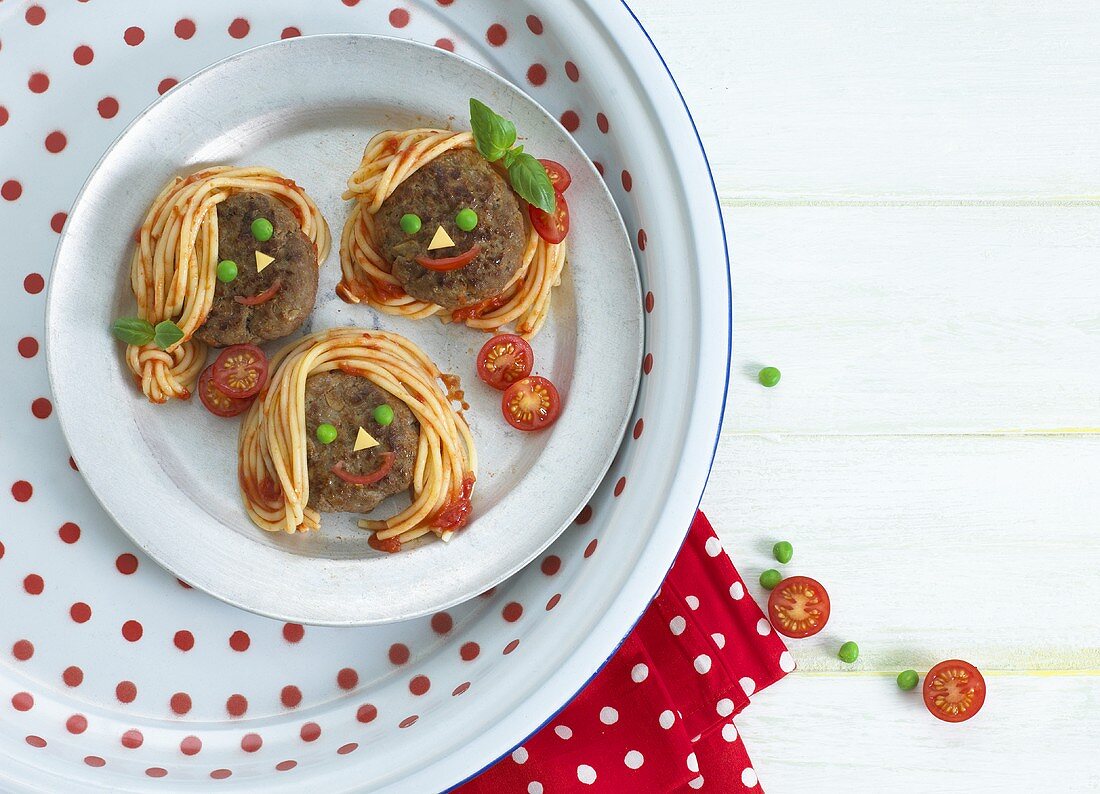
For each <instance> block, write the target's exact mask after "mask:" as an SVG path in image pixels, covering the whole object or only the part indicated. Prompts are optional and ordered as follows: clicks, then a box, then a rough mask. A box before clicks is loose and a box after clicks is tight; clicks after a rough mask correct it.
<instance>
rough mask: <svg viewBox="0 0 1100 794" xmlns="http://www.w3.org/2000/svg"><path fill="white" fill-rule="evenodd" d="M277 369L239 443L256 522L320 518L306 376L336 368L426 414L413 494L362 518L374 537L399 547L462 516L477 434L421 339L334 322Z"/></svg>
mask: <svg viewBox="0 0 1100 794" xmlns="http://www.w3.org/2000/svg"><path fill="white" fill-rule="evenodd" d="M271 370H272V371H273V372H274V375H273V376H272V378H271V380H270V382H269V383H268V385H267V386H266V387H265V388H264V390H263V391H261V392H260V396H259V398H258V399H257V400H256V402H255V403H253V405H252V407H251V408H250V409H249V410H248V413H247V414H246V415H245V418H244V422H243V423H242V424H241V433H240V444H239V450H238V478H239V481H240V487H241V494H242V496H243V497H244V503H245V509H246V510H247V511H248V515H249V516H250V517H251V518H252V521H253V522H254V523H255V524H256V525H257V526H258V527H260V528H261V529H265V530H267V531H269V532H279V531H282V532H288V533H293V532H305V531H309V530H313V529H317V528H318V527H319V526H320V514H319V513H318V511H317V510H315V509H313V508H311V507H309V506H308V503H309V471H308V468H307V462H306V452H307V449H306V417H305V391H306V379H307V378H309V377H310V376H311V375H316V374H319V373H322V372H330V371H332V370H340V371H342V372H345V373H350V374H353V375H359V376H362V377H364V378H367V379H368V380H370V381H371V382H372V383H373V384H374V385H376V386H378V387H379V388H381V389H383V390H384V391H386V392H387V393H388V394H390V395H392V396H393V397H394V398H396V399H398V400H400V401H401V402H403V403H404V404H405V405H407V406H408V407H409V410H410V411H412V413H413V415H414V416H415V417H416V419H417V420H418V421H419V422H420V436H419V439H418V446H417V453H416V462H415V464H414V466H413V481H412V503H411V504H410V505H409V506H408V507H407V508H405V509H404V510H402V511H401V512H400V513H398V514H397V515H395V516H392V517H391V518H388V519H386V520H384V521H360V522H359V526H361V527H362V528H364V529H369V530H372V531H373V532H374V536H373V537H372V545H374V546H375V547H376V548H381V549H383V550H393V551H396V550H397V549H398V548H400V544H401V543H404V542H407V541H410V540H414V539H415V538H418V537H421V536H422V535H426V534H427V533H429V532H434V533H435V534H437V535H439V536H440V537H443V538H444V539H447V538H448V537H449V536H450V534H451V532H452V531H453V530H454V529H457V528H458V527H460V526H462V524H464V523H465V518H466V517H467V515H468V513H469V497H470V490H471V488H472V486H473V482H474V478H475V477H476V473H477V453H476V452H475V450H474V442H473V437H472V436H471V435H470V429H469V427H467V425H466V421H465V419H463V418H462V417H461V416H459V415H458V414H457V413H456V412H455V410H454V409H453V408H452V407H451V405H450V402H449V401H448V397H447V394H446V393H445V392H444V391H443V390H442V389H441V388H440V385H439V381H440V380H441V379H442V377H443V375H442V373H441V372H440V371H439V369H438V368H437V367H436V366H435V364H433V363H432V361H431V360H430V359H429V358H428V357H427V356H426V355H425V354H424V352H423V351H422V350H420V348H418V347H417V346H416V345H414V344H413V343H412V342H410V341H408V340H407V339H405V338H404V337H401V336H398V335H397V334H392V333H388V332H385V331H363V330H361V329H357V328H332V329H329V330H327V331H320V332H318V333H314V334H310V335H308V336H305V337H302V338H301V339H299V340H297V341H296V342H294V343H293V344H291V345H289V346H287V347H286V348H284V349H283V350H282V351H280V352H279V354H278V355H276V356H275V358H274V359H272V361H271ZM458 519H461V520H458Z"/></svg>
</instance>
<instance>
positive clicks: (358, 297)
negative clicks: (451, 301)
mask: <svg viewBox="0 0 1100 794" xmlns="http://www.w3.org/2000/svg"><path fill="white" fill-rule="evenodd" d="M462 148H466V149H472V148H474V139H473V135H472V134H471V133H469V132H451V131H448V130H435V129H415V130H404V131H401V132H394V131H387V132H381V133H379V134H378V135H375V136H374V137H373V138H371V140H370V142H369V143H367V148H366V150H365V151H364V152H363V159H362V161H361V162H360V163H359V168H358V169H357V170H356V171H355V173H354V174H352V175H351V178H350V179H349V180H348V189H347V190H346V191H345V192H344V195H343V198H345V199H354V200H355V206H354V207H353V209H352V212H351V215H350V216H348V219H347V222H346V223H345V224H344V230H343V233H342V234H341V236H340V268H341V270H342V273H343V278H342V279H341V281H340V283H339V285H337V287H336V292H337V294H338V295H339V296H340V297H341V298H343V299H344V300H345V301H347V302H349V303H359V302H360V301H366V302H367V303H368V304H369V305H370V306H372V307H374V308H375V309H378V310H379V311H382V312H385V313H387V314H398V315H402V316H405V317H409V318H412V319H414V320H420V319H423V318H425V317H431V316H432V315H435V314H439V313H441V312H442V313H444V321H445V322H446V321H447V320H450V321H453V322H464V323H466V325H468V326H469V327H471V328H479V329H482V330H486V331H493V330H496V329H497V328H500V327H501V326H503V325H507V324H509V323H514V324H515V327H516V331H517V332H518V333H519V334H520V335H521V336H523V337H525V338H528V339H530V338H531V337H533V336H534V335H535V334H536V333H538V331H539V329H540V328H541V327H542V324H543V323H544V322H545V321H546V317H547V315H548V313H549V311H550V294H551V290H552V289H553V288H554V287H556V286H558V285H559V284H560V283H561V273H562V270H563V269H564V267H565V261H566V250H565V244H564V243H558V244H553V243H548V242H546V241H545V240H543V239H542V238H541V237H540V236H539V235H538V233H537V232H536V231H535V229H534V227H533V226H532V225H531V223H530V221H529V220H528V219H527V218H526V216H525V220H524V223H525V225H526V230H527V239H526V244H525V246H524V251H523V257H522V264H521V266H520V268H519V270H517V271H516V274H515V275H514V276H513V277H512V279H511V281H509V282H508V284H507V286H505V288H504V291H503V292H502V293H501V294H500V295H498V296H495V297H493V298H490V299H489V300H487V301H483V302H482V303H480V304H475V305H473V306H468V307H464V308H461V309H456V310H455V311H453V312H450V313H449V316H448V310H447V309H445V308H444V307H442V306H439V305H438V304H435V303H430V302H428V301H423V300H418V299H417V298H414V297H412V296H411V295H409V294H407V293H406V292H405V290H404V288H403V287H402V285H401V283H400V282H399V281H398V279H397V278H396V277H395V276H394V275H393V274H392V272H391V270H392V264H391V263H390V262H388V261H386V259H385V257H383V256H382V254H381V253H380V252H379V250H378V247H377V246H376V244H375V226H374V216H375V214H376V213H377V212H378V210H379V209H381V207H382V203H383V202H384V201H385V200H386V199H387V198H389V197H390V196H391V195H392V194H393V192H394V191H395V190H397V188H398V186H400V185H401V183H402V182H404V181H405V180H406V179H408V178H409V177H410V176H412V174H414V173H416V171H417V170H418V169H420V168H422V167H423V166H425V165H427V164H428V163H430V162H431V161H432V160H434V159H435V158H436V157H439V156H440V155H441V154H443V153H445V152H448V151H451V150H452V149H462Z"/></svg>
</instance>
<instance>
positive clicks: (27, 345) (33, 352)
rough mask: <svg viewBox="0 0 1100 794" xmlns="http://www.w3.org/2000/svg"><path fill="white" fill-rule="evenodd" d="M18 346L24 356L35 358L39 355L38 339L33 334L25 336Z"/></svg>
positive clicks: (20, 353)
mask: <svg viewBox="0 0 1100 794" xmlns="http://www.w3.org/2000/svg"><path fill="white" fill-rule="evenodd" d="M17 347H18V350H19V355H21V356H22V357H23V358H34V357H35V356H37V355H38V340H37V339H35V338H34V337H33V336H24V337H23V338H22V339H20V340H19V344H18V346H17Z"/></svg>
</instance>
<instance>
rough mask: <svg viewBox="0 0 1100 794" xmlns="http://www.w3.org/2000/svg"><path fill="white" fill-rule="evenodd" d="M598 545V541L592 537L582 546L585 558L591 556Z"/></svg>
mask: <svg viewBox="0 0 1100 794" xmlns="http://www.w3.org/2000/svg"><path fill="white" fill-rule="evenodd" d="M598 545H599V542H598V541H597V540H596V539H595V538H593V539H592V541H591V542H590V543H589V544H588V545H587V546H585V547H584V556H585V559H588V558H589V557H591V556H592V555H593V554H595V553H596V546H598Z"/></svg>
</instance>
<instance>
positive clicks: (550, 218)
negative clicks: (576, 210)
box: [527, 191, 569, 244]
mask: <svg viewBox="0 0 1100 794" xmlns="http://www.w3.org/2000/svg"><path fill="white" fill-rule="evenodd" d="M554 200H555V201H556V206H555V207H554V212H553V213H549V212H543V211H542V210H540V209H539V208H538V207H536V206H535V205H534V204H528V205H527V214H528V215H530V216H531V225H532V226H534V227H535V231H536V232H538V233H539V237H541V238H542V239H543V240H545V241H546V242H548V243H555V244H556V243H560V242H561V241H562V240H564V239H565V235H567V234H569V205H568V204H566V203H565V196H563V195H562V194H561V192H559V191H555V192H554Z"/></svg>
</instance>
